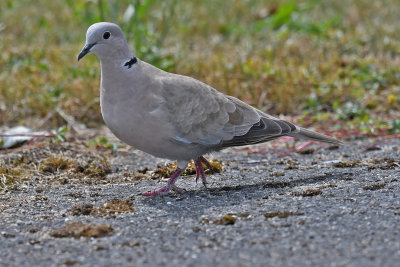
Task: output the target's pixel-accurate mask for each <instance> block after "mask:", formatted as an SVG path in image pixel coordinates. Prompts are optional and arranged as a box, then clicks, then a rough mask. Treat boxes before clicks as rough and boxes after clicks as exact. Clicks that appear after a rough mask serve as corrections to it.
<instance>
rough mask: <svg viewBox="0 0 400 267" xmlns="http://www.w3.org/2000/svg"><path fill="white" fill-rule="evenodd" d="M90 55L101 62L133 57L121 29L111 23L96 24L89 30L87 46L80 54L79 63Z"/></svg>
mask: <svg viewBox="0 0 400 267" xmlns="http://www.w3.org/2000/svg"><path fill="white" fill-rule="evenodd" d="M90 53H93V54H95V55H96V56H97V57H98V58H99V59H100V60H102V59H107V58H128V57H131V56H132V54H131V52H130V50H129V46H128V43H127V42H126V38H125V35H124V33H123V32H122V30H121V28H120V27H119V26H118V25H117V24H114V23H110V22H99V23H95V24H93V25H92V26H90V27H89V29H88V30H87V32H86V45H85V46H84V47H83V49H82V51H81V52H80V53H79V55H78V61H79V60H80V59H81V58H83V57H84V56H85V55H87V54H90Z"/></svg>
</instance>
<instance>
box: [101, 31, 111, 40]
mask: <svg viewBox="0 0 400 267" xmlns="http://www.w3.org/2000/svg"><path fill="white" fill-rule="evenodd" d="M110 36H111V33H110V32H105V33H104V34H103V38H104V39H108V38H110Z"/></svg>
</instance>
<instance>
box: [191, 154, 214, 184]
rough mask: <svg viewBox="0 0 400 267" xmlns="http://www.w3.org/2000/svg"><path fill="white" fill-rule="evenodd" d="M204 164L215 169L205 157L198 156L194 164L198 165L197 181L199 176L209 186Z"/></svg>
mask: <svg viewBox="0 0 400 267" xmlns="http://www.w3.org/2000/svg"><path fill="white" fill-rule="evenodd" d="M203 164H204V165H205V166H206V167H207V168H208V169H210V170H212V169H213V167H212V166H211V164H210V163H209V162H208V161H207V160H206V159H205V158H204V157H203V156H201V157H198V158H197V159H196V160H195V161H194V166H196V183H197V180H198V179H199V177H201V181H202V182H203V185H204V187H207V180H206V175H205V173H204V167H203Z"/></svg>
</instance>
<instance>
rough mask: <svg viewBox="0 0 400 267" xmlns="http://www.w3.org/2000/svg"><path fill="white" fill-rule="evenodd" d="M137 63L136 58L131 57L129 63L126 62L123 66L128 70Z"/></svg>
mask: <svg viewBox="0 0 400 267" xmlns="http://www.w3.org/2000/svg"><path fill="white" fill-rule="evenodd" d="M136 62H137V58H136V57H133V58H131V59H130V60H129V61H127V62H126V63H125V64H124V66H127V67H128V69H130V68H131V67H132V65H134V64H135V63H136Z"/></svg>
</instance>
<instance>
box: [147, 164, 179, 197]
mask: <svg viewBox="0 0 400 267" xmlns="http://www.w3.org/2000/svg"><path fill="white" fill-rule="evenodd" d="M182 172H183V170H182V169H180V168H176V170H175V171H174V173H173V174H172V175H171V177H170V178H169V179H168V182H167V184H166V185H165V186H163V187H161V188H160V189H158V190H154V191H149V192H146V193H144V194H143V195H144V196H146V197H150V196H162V195H165V194H167V193H168V192H169V191H171V190H173V191H175V192H183V191H184V189H183V188H179V187H177V186H176V185H175V181H176V179H178V177H179V175H181V173H182Z"/></svg>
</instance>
